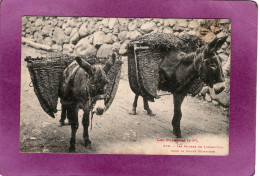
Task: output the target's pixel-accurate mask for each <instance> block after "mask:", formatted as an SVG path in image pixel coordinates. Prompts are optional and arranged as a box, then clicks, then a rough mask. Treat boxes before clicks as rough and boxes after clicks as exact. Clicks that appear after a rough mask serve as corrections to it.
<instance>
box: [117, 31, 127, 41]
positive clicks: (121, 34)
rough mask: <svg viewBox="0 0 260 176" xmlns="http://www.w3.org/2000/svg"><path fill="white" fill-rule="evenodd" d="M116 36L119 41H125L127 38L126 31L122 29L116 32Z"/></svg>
mask: <svg viewBox="0 0 260 176" xmlns="http://www.w3.org/2000/svg"><path fill="white" fill-rule="evenodd" d="M118 38H119V40H120V41H125V40H127V39H128V32H127V31H123V32H120V33H119V34H118Z"/></svg>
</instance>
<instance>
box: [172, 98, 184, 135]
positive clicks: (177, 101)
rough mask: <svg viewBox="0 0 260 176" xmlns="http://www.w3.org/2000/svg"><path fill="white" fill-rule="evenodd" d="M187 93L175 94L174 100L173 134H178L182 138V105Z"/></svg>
mask: <svg viewBox="0 0 260 176" xmlns="http://www.w3.org/2000/svg"><path fill="white" fill-rule="evenodd" d="M184 97H185V95H183V94H180V95H173V100H174V115H173V119H172V127H173V134H174V135H176V137H177V138H181V127H180V124H181V117H182V113H181V105H182V102H183V99H184Z"/></svg>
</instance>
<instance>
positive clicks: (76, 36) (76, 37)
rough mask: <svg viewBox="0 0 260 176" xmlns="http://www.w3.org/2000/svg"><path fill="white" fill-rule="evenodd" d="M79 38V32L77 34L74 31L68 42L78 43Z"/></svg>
mask: <svg viewBox="0 0 260 176" xmlns="http://www.w3.org/2000/svg"><path fill="white" fill-rule="evenodd" d="M79 39H80V36H79V34H78V33H75V34H74V35H73V36H72V37H71V38H70V43H72V44H74V45H75V44H77V43H78V41H79Z"/></svg>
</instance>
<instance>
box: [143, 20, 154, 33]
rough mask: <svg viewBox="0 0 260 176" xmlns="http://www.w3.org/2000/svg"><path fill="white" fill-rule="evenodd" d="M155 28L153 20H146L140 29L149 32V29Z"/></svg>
mask: <svg viewBox="0 0 260 176" xmlns="http://www.w3.org/2000/svg"><path fill="white" fill-rule="evenodd" d="M155 28H156V23H155V22H152V21H151V22H147V23H145V24H143V25H142V26H141V30H142V31H143V32H144V33H149V32H151V31H153V30H154V29H155Z"/></svg>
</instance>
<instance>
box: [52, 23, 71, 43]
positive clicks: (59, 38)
mask: <svg viewBox="0 0 260 176" xmlns="http://www.w3.org/2000/svg"><path fill="white" fill-rule="evenodd" d="M65 37H68V36H66V35H65V34H64V31H63V30H62V29H61V28H59V27H55V29H54V31H53V40H54V41H55V42H56V43H57V44H59V45H62V44H63V43H64V42H63V39H64V38H65Z"/></svg>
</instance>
